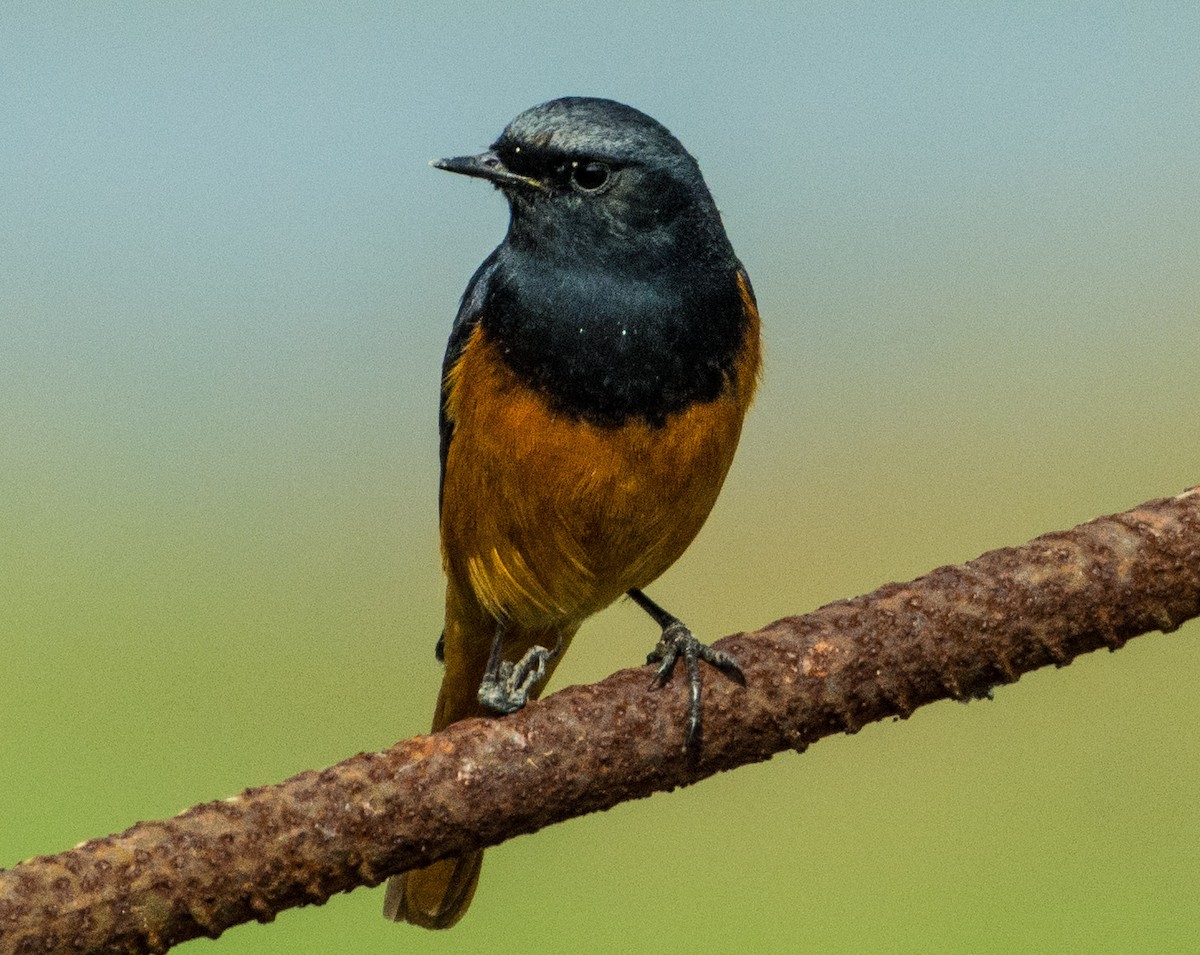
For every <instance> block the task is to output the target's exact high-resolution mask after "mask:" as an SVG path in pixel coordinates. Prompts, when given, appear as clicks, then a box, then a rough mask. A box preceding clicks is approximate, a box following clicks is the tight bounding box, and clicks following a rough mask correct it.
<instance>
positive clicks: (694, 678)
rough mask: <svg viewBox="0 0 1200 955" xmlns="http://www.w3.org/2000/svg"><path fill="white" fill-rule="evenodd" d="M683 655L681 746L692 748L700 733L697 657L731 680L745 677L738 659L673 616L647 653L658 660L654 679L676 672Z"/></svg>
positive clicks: (664, 680)
mask: <svg viewBox="0 0 1200 955" xmlns="http://www.w3.org/2000/svg"><path fill="white" fill-rule="evenodd" d="M680 657H682V658H683V662H684V665H685V666H686V667H687V678H688V724H687V735H686V736H685V737H684V744H683V746H684V749H691V748H692V746H693V745H694V744H695V742H696V740H697V739H698V738H699V736H700V723H701V720H700V661H701V660H703V661H704V662H705V663H708V664H711V665H712V666H715V667H716V668H717V669H718V670H720V671H721V672H722V673H724V674H725V675H726V676H727V677H729V678H730V679H731V680H734V681H735V682H737V683H740V684H742V685H745V682H746V677H745V675H744V674H743V673H742V668H741V667H740V666H739V665H738V662H737V660H735V659H734V658H733V657H731V656H730V655H729V654H728V653H725V652H724V651H721V650H714V649H713V648H712V647H710V646H709V645H708V644H707V643H701V642H700V641H699V640H697V639H696V637H695V636H694V635H693V633H692V631H691V630H689V629H688V628H687V627H686V626H685V625H684V624H683V623H682V622H681V621H679V620H676V621H674V622H672V623H670V624H668V625H667V626H666V627H664V628H663V632H662V637H660V638H659V641H658V643H657V644H656V645H655V647H654V649H653V650H651V651H650V654H649V655H648V656H647V657H646V662H647V663H657V664H658V668H657V669H656V670H655V671H654V683H655V684H657V685H658V686H660V687H661V686H665V685H666V683H667V681H668V680H670V679H671V675H672V674H673V673H674V672H675V664H676V663H678V662H679V659H680Z"/></svg>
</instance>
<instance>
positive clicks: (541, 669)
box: [479, 647, 559, 715]
mask: <svg viewBox="0 0 1200 955" xmlns="http://www.w3.org/2000/svg"><path fill="white" fill-rule="evenodd" d="M558 652H559V647H555V648H554V649H553V650H547V649H546V648H545V647H530V648H529V649H528V650H527V651H526V652H525V655H524V656H523V657H521V659H520V660H518V661H517V662H516V663H512V662H510V661H508V660H503V661H501V662H500V664H499V666H497V667H496V670H495V672H488V673H485V674H484V676H483V682H482V683H481V684H480V685H479V703H480V705H481V706H485V707H487V708H488V709H489V710H491V711H492V712H494V713H501V714H504V715H507V714H509V713H515V712H517V710H519V709H522V708H524V706H525V704H526V703H528V702H529V693H530V691H531V690H533V688H534V687H535V686H537V684H538V682H539V681H540V680H541V679H542V677H544V676H545V675H546V665H547V664H548V663H549V662H550V661H551V660H553V659H554V658H555V657H556V656H558Z"/></svg>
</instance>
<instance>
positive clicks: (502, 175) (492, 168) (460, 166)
mask: <svg viewBox="0 0 1200 955" xmlns="http://www.w3.org/2000/svg"><path fill="white" fill-rule="evenodd" d="M429 165H431V166H433V168H434V169H445V170H446V172H456V173H458V174H459V175H462V176H474V177H475V178H476V179H487V180H488V181H489V182H494V183H495V184H496V185H497V186H499V187H501V188H502V189H503V188H505V187H507V186H518V187H522V186H523V187H525V188H529V189H538V190H541V191H545V189H546V185H545V183H543V182H541V181H539V180H537V179H533V178H531V177H530V176H522V175H520V174H519V173H515V172H513V171H512V170H511V169H509V168H508V167H507V166H506V165H504V163H503V162H502V161H501V159H500V157H499V156H497V155H496V154H495V153H494V152H492V151H491V150H488V151H487V152H486V153H480V154H479V155H478V156H454V157H453V158H451V159H435V160H433V161H432V162H430V164H429Z"/></svg>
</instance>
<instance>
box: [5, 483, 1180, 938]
mask: <svg viewBox="0 0 1200 955" xmlns="http://www.w3.org/2000/svg"><path fill="white" fill-rule="evenodd" d="M1198 615H1200V487H1198V488H1192V489H1191V490H1190V491H1187V492H1185V493H1183V494H1181V495H1179V496H1178V497H1174V498H1166V499H1162V500H1156V501H1150V502H1148V503H1146V504H1143V505H1141V506H1140V507H1137V508H1134V509H1133V510H1131V511H1127V512H1125V513H1123V514H1117V515H1114V516H1111V517H1102V518H1098V519H1096V520H1094V521H1091V522H1089V523H1087V524H1083V525H1081V526H1079V527H1077V528H1075V529H1074V530H1070V531H1063V532H1060V533H1054V534H1047V535H1045V536H1043V537H1039V538H1037V539H1036V540H1034V541H1032V542H1030V543H1029V544H1026V545H1025V546H1023V547H1015V548H1004V549H1002V550H996V551H992V552H991V553H988V554H985V555H984V556H982V557H980V558H979V559H978V560H974V561H970V562H969V563H967V564H963V565H959V566H954V567H942V568H939V569H938V570H935V571H933V572H932V573H930V574H928V575H926V576H924V577H921V578H919V579H918V580H915V581H913V582H911V583H908V584H888V585H887V586H885V587H881V588H880V589H879V590H877V591H875V592H874V593H873V594H869V595H867V596H865V597H857V598H855V599H853V600H847V601H840V602H838V603H833V604H829V605H828V606H826V607H822V608H821V609H820V610H817V611H816V612H814V613H811V614H807V615H806V616H803V617H789V618H786V619H784V620H780V621H777V622H776V623H773V624H771V625H770V626H768V627H764V628H763V629H762V630H759V631H757V632H756V633H753V634H738V635H736V636H733V637H727V638H726V639H725V640H722V641H721V642H720V643H721V647H722V649H724V650H726V651H727V652H730V653H733V654H734V655H736V656H737V658H738V660H739V661H740V662H741V664H742V667H743V669H744V671H745V674H746V682H747V686H746V687H744V688H743V687H740V686H738V685H737V684H735V683H733V682H731V681H729V680H726V679H723V678H722V677H720V675H719V674H716V673H714V672H708V673H706V675H705V691H704V739H703V741H702V745H701V747H700V750H699V753H698V754H692V755H687V754H685V753H684V752H683V751H682V746H681V744H682V739H683V732H684V726H685V722H686V718H685V717H686V714H685V706H686V694H685V693H683V692H677V690H678V687H676V688H675V689H673V690H672V691H670V692H653V691H651V690H649V689H648V683H649V676H648V671H647V670H646V669H644V668H641V669H632V670H623V671H621V672H619V673H616V674H614V675H613V676H611V677H609V678H608V679H606V680H604V681H602V682H601V683H597V684H594V685H592V686H575V687H568V688H567V689H564V690H562V691H560V692H558V693H555V694H554V695H553V696H551V697H549V698H548V699H546V700H545V701H543V702H541V703H537V704H533V705H530V706H529V707H528V708H526V709H525V710H524V711H522V712H521V713H518V714H516V715H514V716H511V717H506V718H504V719H493V720H467V721H465V722H463V723H458V724H455V725H454V726H451V727H449V728H448V729H446V730H444V731H443V732H441V733H438V734H435V735H431V736H418V737H416V738H414V739H411V740H405V741H403V742H400V743H397V744H396V745H395V746H393V747H392V748H391V749H389V750H387V751H385V752H381V753H360V754H359V755H358V756H354V757H352V758H351V759H348V760H346V761H344V762H342V763H338V764H337V765H336V766H333V767H330V768H329V769H326V770H323V771H320V772H318V771H315V770H314V771H309V772H305V773H301V774H299V775H298V776H293V777H292V778H291V779H288V780H286V781H284V782H282V783H279V784H278V785H275V786H262V787H257V788H254V789H248V790H246V791H245V792H243V793H241V794H240V795H238V796H234V797H232V798H230V799H226V800H224V801H220V802H211V803H205V804H203V805H200V806H195V807H193V808H191V809H188V810H187V811H185V812H183V813H181V814H180V815H178V816H176V817H175V818H173V819H168V820H165V821H162V822H143V823H139V824H138V825H136V826H134V827H132V828H131V829H127V830H126V831H125V832H123V833H121V834H120V835H115V836H109V837H107V838H104V839H95V840H92V841H91V842H87V843H84V844H83V845H80V846H78V847H76V848H74V849H71V850H69V851H67V852H63V853H60V854H59V855H56V856H49V857H47V856H39V857H37V858H35V859H30V860H29V861H27V862H23V863H21V864H19V865H17V866H16V867H14V868H13V869H10V870H7V871H0V955H9V953H34V952H39V953H40V952H112V953H116V952H121V953H126V952H129V953H132V952H138V953H141V952H165V951H166V950H167V949H168V948H170V947H171V946H172V945H175V944H177V943H179V942H182V941H184V940H186V939H189V938H194V937H196V936H199V935H207V936H210V937H216V936H218V935H220V934H221V932H223V931H224V930H225V929H227V928H229V927H230V926H232V925H237V924H239V923H241V922H246V921H249V920H251V919H258V920H259V921H264V922H265V921H270V920H271V919H272V918H273V917H274V916H275V914H276V913H278V912H280V911H282V910H283V909H286V908H289V907H291V906H295V905H306V904H314V903H321V902H324V901H325V900H327V899H328V898H329V897H330V896H331V895H333V894H334V893H335V892H345V891H348V890H350V889H353V888H355V887H357V886H360V885H375V884H377V883H379V882H381V881H382V880H383V879H384V878H386V877H387V876H388V875H389V874H391V873H393V872H398V871H402V870H404V869H410V868H414V867H417V866H421V865H424V864H426V863H428V862H431V861H433V860H434V859H438V858H441V857H443V856H448V855H454V854H457V853H460V852H463V851H464V850H467V849H471V848H477V847H480V846H489V845H494V844H496V843H499V842H503V841H504V840H506V839H509V838H512V837H513V836H516V835H520V834H522V833H528V832H533V831H535V830H537V829H541V828H542V827H543V826H548V825H550V824H551V823H555V822H560V821H562V820H564V819H570V818H572V817H574V816H581V815H584V814H585V813H589V812H595V811H597V810H601V809H608V808H610V807H611V806H614V805H616V804H617V803H619V802H622V801H624V800H628V799H635V798H639V797H644V796H649V795H650V794H652V793H654V792H657V791H659V790H669V789H673V788H675V787H677V786H686V785H690V784H691V783H695V782H698V781H699V780H701V779H704V778H705V777H707V776H711V775H712V774H714V773H717V772H720V771H721V770H724V769H732V768H733V767H735V766H740V765H743V764H745V763H751V762H757V761H759V760H764V759H767V758H769V757H770V756H771V755H772V754H774V753H777V752H780V751H782V750H785V749H795V750H803V749H804V748H805V747H806V746H808V744H809V743H812V742H814V741H816V740H818V739H821V738H822V737H825V736H829V735H831V734H834V733H841V732H854V731H855V730H857V729H859V728H860V727H861V726H863V725H864V724H866V723H870V722H872V721H874V720H881V719H884V718H887V717H891V716H907V715H908V714H909V713H911V712H912V711H913V710H914V709H915V708H916V707H918V706H922V705H924V704H926V703H931V702H933V701H935V700H939V699H943V698H946V697H952V698H956V699H965V698H970V697H977V696H986V695H988V693H989V692H990V690H991V689H992V688H993V687H994V686H996V685H998V684H1003V683H1011V682H1013V681H1015V680H1016V679H1018V677H1020V675H1021V674H1022V673H1027V672H1029V671H1030V670H1034V669H1037V668H1039V667H1043V666H1046V665H1047V664H1054V665H1056V666H1063V665H1065V664H1067V663H1069V662H1070V661H1071V660H1072V659H1073V658H1075V657H1076V656H1079V655H1080V654H1083V653H1088V652H1091V651H1092V650H1096V649H1098V648H1100V647H1108V648H1109V649H1114V650H1115V649H1117V648H1118V647H1120V646H1121V645H1122V644H1124V643H1125V641H1126V640H1128V639H1130V638H1131V637H1134V636H1137V635H1139V634H1142V633H1146V632H1148V631H1151V630H1162V631H1164V632H1165V631H1170V630H1174V629H1175V628H1176V627H1178V626H1179V625H1180V624H1181V623H1183V622H1184V621H1185V620H1187V619H1189V618H1192V617H1195V616H1198Z"/></svg>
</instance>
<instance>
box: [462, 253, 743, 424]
mask: <svg viewBox="0 0 1200 955" xmlns="http://www.w3.org/2000/svg"><path fill="white" fill-rule="evenodd" d="M498 264H500V263H498ZM506 264H507V263H506ZM481 304H482V309H481V315H482V318H481V320H482V323H483V327H484V329H485V331H487V333H488V336H489V337H490V338H492V339H493V340H494V341H496V342H497V343H498V344H499V345H500V347H501V350H502V352H503V354H504V356H505V359H506V360H507V362H508V363H509V365H510V366H511V367H512V369H513V370H514V371H515V372H516V373H517V374H518V375H520V376H521V377H522V378H523V379H525V380H526V381H527V382H528V383H529V384H530V385H531V386H532V387H534V388H536V389H537V390H538V391H540V392H541V393H542V394H544V395H545V396H546V398H547V400H548V401H549V402H550V404H551V406H552V407H554V408H555V409H556V410H557V411H560V412H561V413H563V414H567V415H571V416H573V417H578V418H582V419H584V420H587V421H590V422H592V423H594V424H600V425H608V426H613V425H618V424H621V423H623V422H625V421H627V420H629V419H636V418H641V419H643V420H645V421H647V422H649V423H650V424H652V425H661V424H662V423H663V421H664V420H665V419H666V417H667V416H668V415H670V414H671V413H673V412H676V411H680V410H681V409H683V408H686V407H687V406H689V405H690V404H692V403H694V402H697V401H701V402H703V401H711V400H713V399H714V398H716V397H717V396H718V395H719V394H720V393H721V392H722V390H723V389H724V388H725V386H726V382H727V381H728V379H729V376H730V375H731V374H732V372H733V367H734V364H735V362H736V360H737V356H738V351H739V349H740V348H741V346H742V341H743V338H744V330H745V325H746V320H747V319H746V315H745V310H744V308H743V305H742V299H741V294H740V290H739V288H738V282H737V269H736V266H734V267H731V268H729V269H728V270H725V269H722V270H719V271H718V272H717V273H716V274H714V273H713V272H712V271H707V272H706V273H705V274H704V275H703V276H674V277H668V276H665V275H662V274H657V275H655V274H653V273H652V274H650V275H646V276H642V277H633V276H629V275H622V274H619V273H617V274H614V273H613V272H611V271H603V270H598V271H587V270H580V269H573V270H558V269H541V270H538V269H520V268H515V269H514V268H512V267H509V268H505V267H504V265H501V267H500V268H498V269H497V270H496V271H495V272H494V273H493V274H492V276H491V281H490V282H489V287H488V290H487V295H486V301H485V302H483V303H481Z"/></svg>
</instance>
